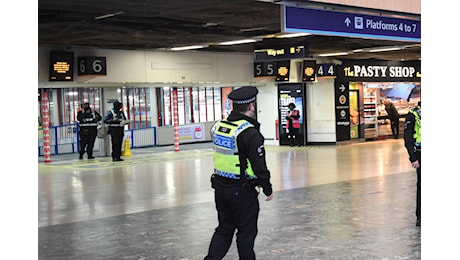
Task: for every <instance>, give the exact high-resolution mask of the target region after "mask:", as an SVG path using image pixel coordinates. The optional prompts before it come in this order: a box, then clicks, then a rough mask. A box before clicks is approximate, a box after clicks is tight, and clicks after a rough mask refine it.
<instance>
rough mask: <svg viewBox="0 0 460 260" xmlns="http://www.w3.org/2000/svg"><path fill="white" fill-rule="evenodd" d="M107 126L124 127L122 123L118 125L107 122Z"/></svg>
mask: <svg viewBox="0 0 460 260" xmlns="http://www.w3.org/2000/svg"><path fill="white" fill-rule="evenodd" d="M107 126H110V127H125V126H124V125H120V124H108V125H107Z"/></svg>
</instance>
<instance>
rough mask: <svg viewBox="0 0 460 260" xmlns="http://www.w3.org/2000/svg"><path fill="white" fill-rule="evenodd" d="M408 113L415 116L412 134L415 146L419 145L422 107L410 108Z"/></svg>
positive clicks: (420, 143) (420, 140)
mask: <svg viewBox="0 0 460 260" xmlns="http://www.w3.org/2000/svg"><path fill="white" fill-rule="evenodd" d="M410 113H412V114H413V115H414V116H415V126H414V128H415V129H414V130H415V134H414V139H415V146H421V145H422V118H421V113H422V109H421V108H420V107H417V108H416V109H411V110H410Z"/></svg>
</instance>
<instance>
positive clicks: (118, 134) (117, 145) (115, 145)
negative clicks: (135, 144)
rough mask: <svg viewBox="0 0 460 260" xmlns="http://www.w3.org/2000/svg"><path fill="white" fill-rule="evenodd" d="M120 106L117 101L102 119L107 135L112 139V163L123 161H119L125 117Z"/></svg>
mask: <svg viewBox="0 0 460 260" xmlns="http://www.w3.org/2000/svg"><path fill="white" fill-rule="evenodd" d="M122 107H123V106H122V104H121V103H120V102H119V101H115V102H114V103H113V109H111V110H110V111H108V112H107V113H106V114H105V117H104V123H105V124H107V126H108V127H109V131H108V133H109V134H110V137H111V138H112V161H114V162H118V161H123V159H121V147H122V143H123V136H124V135H125V129H124V126H125V123H126V122H127V121H126V116H125V114H124V113H123V111H122Z"/></svg>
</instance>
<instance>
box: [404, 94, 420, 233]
mask: <svg viewBox="0 0 460 260" xmlns="http://www.w3.org/2000/svg"><path fill="white" fill-rule="evenodd" d="M404 145H405V147H406V149H407V152H408V153H409V160H410V162H411V164H412V167H413V168H415V169H416V171H417V206H416V210H415V215H416V216H417V222H416V225H417V226H420V225H421V221H422V215H421V205H422V204H421V192H422V174H421V173H422V156H421V155H422V104H421V102H418V106H417V107H416V108H414V109H412V110H410V111H409V113H408V114H407V116H406V123H405V125H404Z"/></svg>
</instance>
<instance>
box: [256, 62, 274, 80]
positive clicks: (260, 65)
mask: <svg viewBox="0 0 460 260" xmlns="http://www.w3.org/2000/svg"><path fill="white" fill-rule="evenodd" d="M275 76H276V61H265V62H254V77H255V78H257V77H275Z"/></svg>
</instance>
